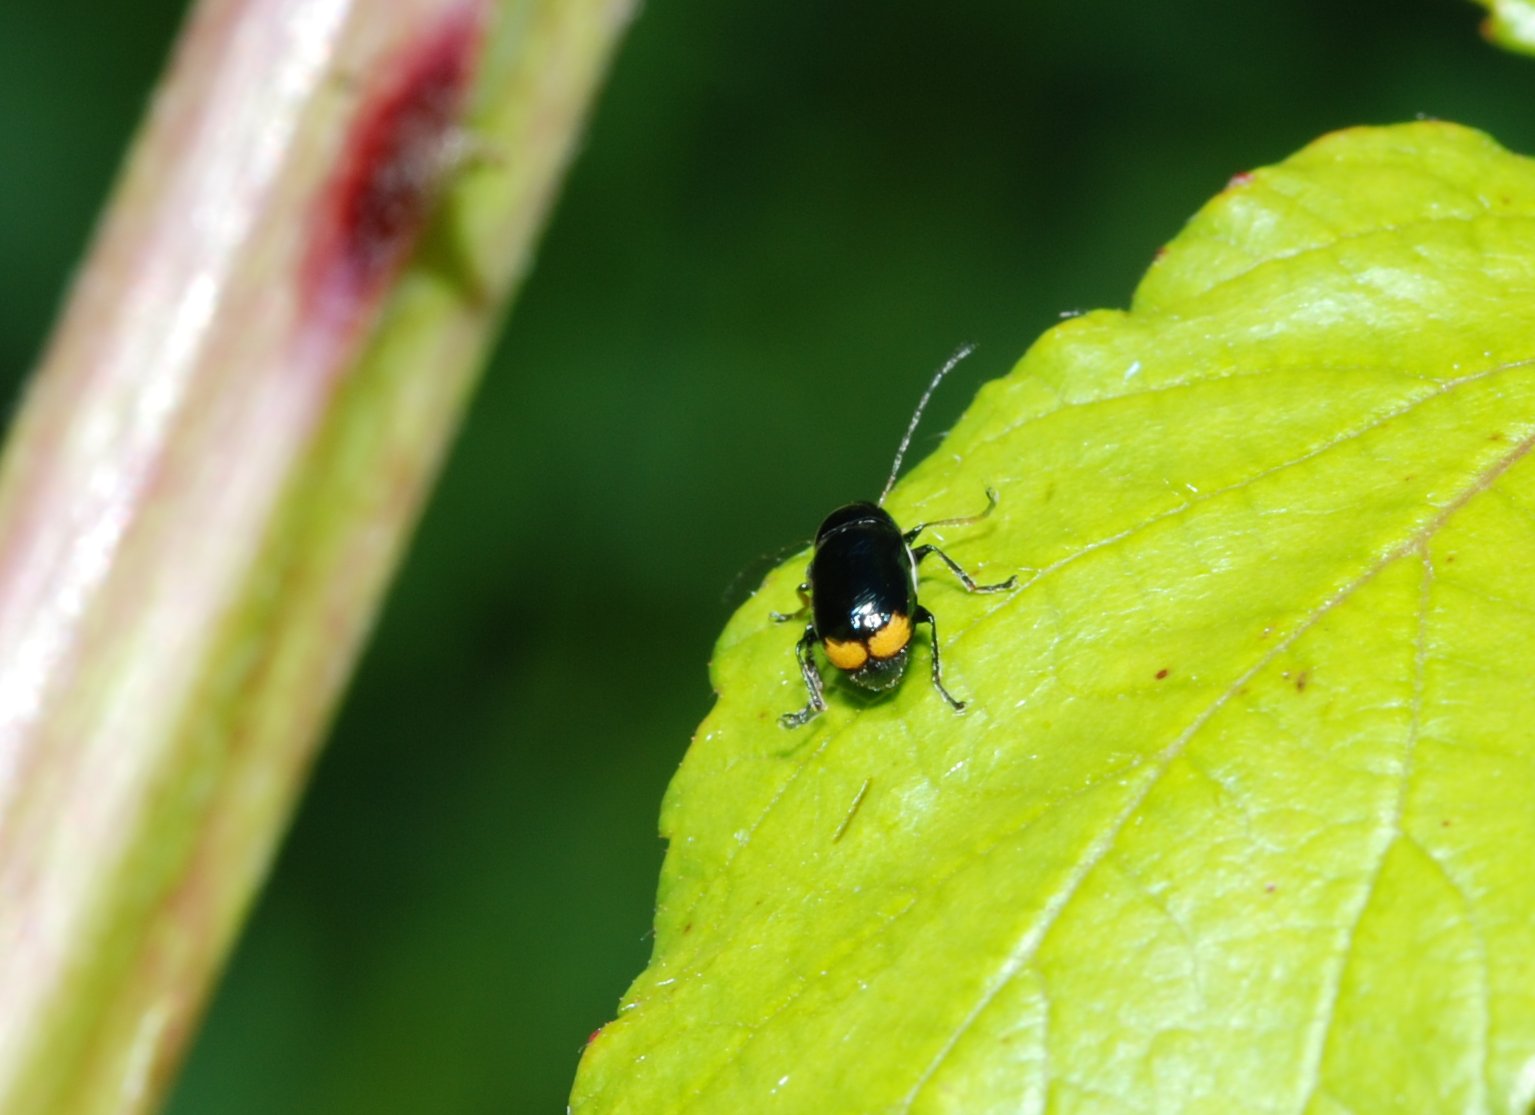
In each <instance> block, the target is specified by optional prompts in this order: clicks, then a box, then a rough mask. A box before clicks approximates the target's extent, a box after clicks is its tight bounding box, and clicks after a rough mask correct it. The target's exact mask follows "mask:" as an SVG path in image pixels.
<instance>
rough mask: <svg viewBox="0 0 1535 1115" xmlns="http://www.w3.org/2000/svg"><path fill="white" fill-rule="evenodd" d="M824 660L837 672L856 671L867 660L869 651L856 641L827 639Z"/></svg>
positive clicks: (824, 644)
mask: <svg viewBox="0 0 1535 1115" xmlns="http://www.w3.org/2000/svg"><path fill="white" fill-rule="evenodd" d="M822 645H823V646H824V647H825V648H826V658H827V660H828V661H830V662H831V664H832V665H833V666H835V667H837V669H839V670H856V669H858V667H860V666H862V665H863V664H864V663H865V662H867V661H868V660H869V649H868V648H867V647H866V646H864V645H863V644H862V643H860V642H858V641H856V640H849V641H847V642H842V641H841V640H839V639H827V640H826V641H825V642H824V643H823V644H822Z"/></svg>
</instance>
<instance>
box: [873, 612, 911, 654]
mask: <svg viewBox="0 0 1535 1115" xmlns="http://www.w3.org/2000/svg"><path fill="white" fill-rule="evenodd" d="M909 642H911V620H909V619H907V618H906V617H905V616H903V615H901V613H899V612H897V613H896V614H895V615H893V616H891V617H890V622H889V623H887V624H885V626H883V627H881V628H880V629H879V630H878V631H876V632H874V634H872V635H870V636H869V653H870V654H872V655H873V656H874V657H875V658H894V657H895V656H896V655H897V654H900V653H901V651H902V649H903V648H904V647H905V646H906V644H907V643H909Z"/></svg>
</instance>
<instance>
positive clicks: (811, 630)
mask: <svg viewBox="0 0 1535 1115" xmlns="http://www.w3.org/2000/svg"><path fill="white" fill-rule="evenodd" d="M807 603H808V601H807ZM815 644H816V634H815V624H813V623H807V624H806V625H805V633H804V634H803V635H801V636H800V639H799V642H798V643H796V644H795V646H794V655H795V657H796V658H798V659H799V672H800V675H801V676H802V677H804V679H805V688H806V689H807V690H809V691H810V700H809V701H808V702H806V704H805V707H804V708H802V709H800V710H799V711H798V712H786V713H784V714H783V715H782V716H780V717H779V718H778V723H779V724H781V725H783V726H784V727H785V728H801V727H803V726H804V725H806V724H808V723H810V722H811V721H812V720H814V719H815V718H816V717H817V716H820V715H821V713H823V712H825V711H826V691H825V685H824V684H823V683H822V681H821V671H820V670H819V669H817V668H816V664H815Z"/></svg>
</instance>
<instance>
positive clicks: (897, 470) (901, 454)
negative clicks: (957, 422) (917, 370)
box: [877, 344, 975, 506]
mask: <svg viewBox="0 0 1535 1115" xmlns="http://www.w3.org/2000/svg"><path fill="white" fill-rule="evenodd" d="M974 351H975V346H974V345H972V344H964V345H960V346H959V348H958V349H957V350H956V351H955V353H954V355H953V356H951V357H949V359H948V360H947V361H945V362H944V365H943V367H941V368H939V369H938V372H937V374H936V375H934V376H933V382H932V383H929V384H928V385H927V390H926V391H924V392H922V398H921V399H919V400H918V401H917V413H915V414H913V415H912V416H911V425H909V426H907V427H906V436H905V437H903V438H901V447H900V448H899V449H897V450H896V451H895V464H893V465H891V466H890V479H889V480H886V481H885V490H884V491H882V492H880V494H879V499H878V501H877V502H878V503H879V505H880V506H884V503H885V497H886V496H888V495H889V494H890V489H891V488H893V487H895V478H896V477H897V476H899V475H900V474H901V461H902V460H904V459H905V457H906V447H907V446H909V445H910V444H911V438H912V435H913V434H915V433H916V432H917V423H918V422H921V421H922V412H923V411H924V410H926V409H927V401H928V400H929V399H931V398H932V397H933V392H934V391H936V390H938V385H939V384H940V383H942V382H943V377H944V376H946V375H948V374H949V373H950V372H952V371H953V370H954V365H956V364H958V363H959V362H960V361H961V360H963V359H964V358H965V357H967V356H969V355H970V354H971V353H972V352H974Z"/></svg>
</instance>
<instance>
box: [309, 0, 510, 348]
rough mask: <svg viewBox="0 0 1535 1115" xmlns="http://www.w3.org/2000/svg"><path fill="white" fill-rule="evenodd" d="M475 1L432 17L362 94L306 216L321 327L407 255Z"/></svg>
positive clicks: (364, 301)
mask: <svg viewBox="0 0 1535 1115" xmlns="http://www.w3.org/2000/svg"><path fill="white" fill-rule="evenodd" d="M483 9H484V3H483V0H471V2H469V3H465V4H462V5H459V6H458V7H456V8H454V9H452V10H451V11H449V12H447V13H446V14H445V15H444V16H442V17H441V18H440V19H439V20H438V22H437V24H436V26H435V27H432V28H429V29H428V30H427V31H426V33H425V34H423V35H421V36H418V37H416V38H414V39H412V40H411V41H410V42H409V43H407V44H406V45H405V46H404V47H402V48H401V49H400V50H399V51H398V52H397V53H395V54H394V55H393V56H392V57H390V58H387V59H386V60H385V61H384V62H383V64H382V66H383V73H382V76H381V77H380V78H379V79H378V80H376V81H374V82H372V83H371V84H370V87H368V88H366V89H365V90H364V92H363V96H362V103H361V104H360V105H359V106H358V109H357V112H356V114H355V116H354V117H353V119H352V122H351V124H350V125H349V127H348V129H347V135H346V137H345V139H344V141H343V148H342V151H341V155H340V157H339V158H338V160H337V163H336V169H335V172H334V173H333V174H332V176H331V179H330V181H329V182H328V183H326V185H325V187H324V189H323V191H322V193H321V195H320V204H319V206H318V208H317V210H316V214H315V225H314V230H313V235H312V238H311V241H310V244H311V247H310V250H309V253H308V256H307V258H306V259H305V261H304V285H305V289H306V292H307V293H308V294H309V296H310V300H309V304H310V305H311V306H313V307H314V308H315V309H316V311H317V313H318V315H319V316H320V317H321V318H322V319H323V320H324V323H325V324H326V325H331V326H336V325H341V326H345V325H350V324H351V323H353V322H356V321H358V320H360V319H362V318H363V317H364V316H365V313H366V311H368V310H370V309H372V308H373V307H374V305H376V303H378V302H379V301H380V299H381V296H382V294H383V292H384V291H385V290H386V289H387V288H388V286H389V284H390V283H391V281H392V280H393V279H394V278H395V277H396V275H397V274H398V273H399V270H400V268H401V267H402V266H403V265H404V263H405V261H406V260H407V259H408V258H409V257H410V254H411V252H412V251H413V250H414V249H415V246H416V242H417V240H419V239H420V235H421V231H422V229H423V228H425V227H426V222H427V218H428V217H430V216H431V211H432V207H433V203H434V202H435V201H436V198H437V194H438V191H439V187H440V186H441V183H442V179H443V177H444V176H445V173H446V172H447V171H448V170H449V169H450V164H451V160H452V157H453V153H454V146H455V140H456V139H457V138H458V126H459V120H460V118H461V117H462V114H463V110H464V103H465V100H466V98H467V94H468V90H469V85H470V81H471V79H472V77H473V74H474V66H475V62H476V60H477V59H478V56H479V46H480V39H481V37H482V33H483V29H484V28H483V18H482V16H483Z"/></svg>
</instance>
